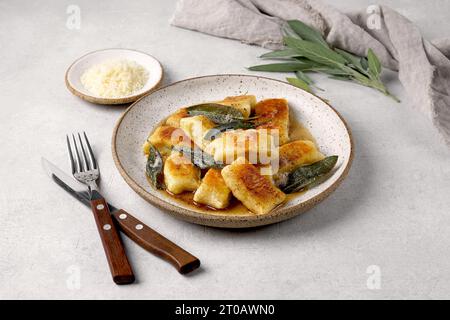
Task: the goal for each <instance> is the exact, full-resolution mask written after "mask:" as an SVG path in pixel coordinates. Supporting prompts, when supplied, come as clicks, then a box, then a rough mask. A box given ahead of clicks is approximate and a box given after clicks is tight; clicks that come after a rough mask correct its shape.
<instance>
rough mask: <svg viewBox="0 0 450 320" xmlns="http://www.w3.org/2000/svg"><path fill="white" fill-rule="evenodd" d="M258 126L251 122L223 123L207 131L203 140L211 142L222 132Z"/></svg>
mask: <svg viewBox="0 0 450 320" xmlns="http://www.w3.org/2000/svg"><path fill="white" fill-rule="evenodd" d="M258 125H259V124H257V123H255V122H251V121H233V122H230V123H224V124H221V125H218V126H217V127H214V128H212V129H210V130H208V132H206V134H205V136H204V137H203V139H205V140H208V141H212V140H214V139H216V138H217V137H218V136H219V135H220V134H221V133H222V132H225V131H227V130H236V129H244V130H246V129H254V128H256V126H258Z"/></svg>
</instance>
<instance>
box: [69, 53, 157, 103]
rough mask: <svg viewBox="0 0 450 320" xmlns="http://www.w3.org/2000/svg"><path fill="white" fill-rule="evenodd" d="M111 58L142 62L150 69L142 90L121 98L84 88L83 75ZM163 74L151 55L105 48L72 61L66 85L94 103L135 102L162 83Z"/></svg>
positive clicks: (77, 94)
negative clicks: (101, 94) (106, 96)
mask: <svg viewBox="0 0 450 320" xmlns="http://www.w3.org/2000/svg"><path fill="white" fill-rule="evenodd" d="M110 59H128V60H132V61H135V62H136V63H138V64H140V65H141V66H142V67H143V68H145V69H146V70H147V71H148V80H147V83H146V84H145V85H144V87H142V89H141V90H139V91H137V92H134V93H133V94H132V95H129V96H124V97H120V98H103V97H100V96H95V95H93V94H92V93H91V92H89V91H87V90H86V89H85V88H84V86H83V84H82V83H81V80H80V78H81V75H82V74H83V73H84V72H85V71H86V70H87V69H89V68H90V67H92V66H93V65H96V64H98V63H102V62H104V61H105V60H110ZM162 76H163V69H162V67H161V64H160V63H159V62H158V60H156V59H155V58H154V57H152V56H151V55H148V54H146V53H143V52H139V51H135V50H129V49H105V50H99V51H94V52H90V53H88V54H86V55H84V56H82V57H81V58H79V59H77V60H76V61H75V62H74V63H72V65H71V66H70V67H69V69H67V72H66V86H67V88H68V89H69V90H70V92H72V93H73V94H74V95H76V96H78V97H80V98H82V99H84V100H86V101H89V102H92V103H97V104H123V103H129V102H134V101H136V100H137V99H139V98H140V97H142V96H144V95H145V94H147V93H149V92H150V91H151V90H152V89H155V88H156V87H157V86H158V85H159V84H160V82H161V79H162Z"/></svg>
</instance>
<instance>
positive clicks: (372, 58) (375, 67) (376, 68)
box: [367, 48, 381, 79]
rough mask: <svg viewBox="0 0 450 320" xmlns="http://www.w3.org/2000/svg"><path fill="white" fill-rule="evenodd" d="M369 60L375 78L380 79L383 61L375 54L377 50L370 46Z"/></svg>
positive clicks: (370, 70) (371, 72) (370, 71)
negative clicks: (374, 50)
mask: <svg viewBox="0 0 450 320" xmlns="http://www.w3.org/2000/svg"><path fill="white" fill-rule="evenodd" d="M367 60H368V63H369V73H370V74H371V75H372V76H373V77H374V78H375V79H378V78H379V76H380V73H381V63H380V60H379V59H378V57H377V56H376V55H375V52H373V50H372V49H370V48H369V51H368V52H367Z"/></svg>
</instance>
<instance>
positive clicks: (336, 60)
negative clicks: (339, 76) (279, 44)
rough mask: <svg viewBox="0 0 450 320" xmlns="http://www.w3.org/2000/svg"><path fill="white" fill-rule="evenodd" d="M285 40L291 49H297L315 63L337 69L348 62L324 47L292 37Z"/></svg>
mask: <svg viewBox="0 0 450 320" xmlns="http://www.w3.org/2000/svg"><path fill="white" fill-rule="evenodd" d="M283 39H284V42H285V43H286V45H287V46H288V47H289V48H292V49H295V50H296V51H297V52H298V53H299V54H301V55H302V56H304V57H306V58H308V59H310V60H312V61H314V62H317V63H320V64H323V65H326V66H333V67H336V66H340V65H344V64H345V63H346V61H347V60H345V58H344V57H343V56H341V55H340V54H339V53H337V52H335V51H333V50H331V49H330V48H328V47H324V46H323V45H320V44H317V43H314V42H311V41H305V40H299V39H295V38H292V37H284V38H283Z"/></svg>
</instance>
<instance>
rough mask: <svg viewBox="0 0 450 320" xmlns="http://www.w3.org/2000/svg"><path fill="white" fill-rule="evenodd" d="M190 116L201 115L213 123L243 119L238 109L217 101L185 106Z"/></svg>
mask: <svg viewBox="0 0 450 320" xmlns="http://www.w3.org/2000/svg"><path fill="white" fill-rule="evenodd" d="M187 112H188V114H189V115H190V116H199V115H203V116H205V117H207V118H209V119H210V120H211V121H213V122H215V123H220V124H224V123H230V122H233V121H236V120H244V115H243V114H242V112H240V111H239V110H238V109H235V108H233V107H230V106H226V105H223V104H219V103H202V104H197V105H195V106H191V107H188V108H187Z"/></svg>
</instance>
